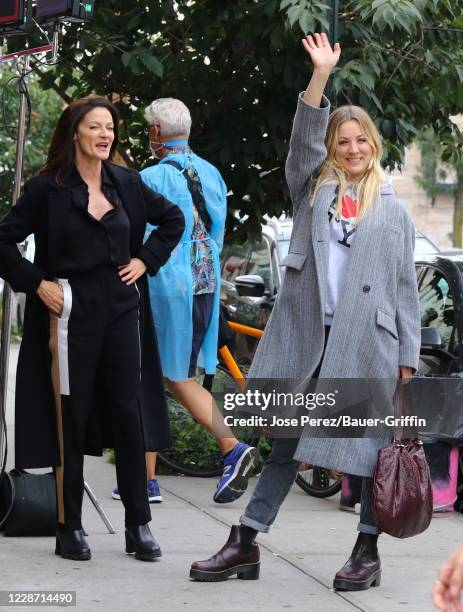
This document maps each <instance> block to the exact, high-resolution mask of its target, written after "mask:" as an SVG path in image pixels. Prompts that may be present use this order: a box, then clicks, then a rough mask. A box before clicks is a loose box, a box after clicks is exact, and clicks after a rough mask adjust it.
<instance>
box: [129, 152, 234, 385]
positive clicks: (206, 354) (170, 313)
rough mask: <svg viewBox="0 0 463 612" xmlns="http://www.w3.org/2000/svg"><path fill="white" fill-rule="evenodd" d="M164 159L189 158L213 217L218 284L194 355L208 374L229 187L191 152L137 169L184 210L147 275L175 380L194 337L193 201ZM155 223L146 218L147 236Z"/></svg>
mask: <svg viewBox="0 0 463 612" xmlns="http://www.w3.org/2000/svg"><path fill="white" fill-rule="evenodd" d="M167 159H169V160H173V161H176V162H177V163H178V164H180V165H181V167H182V168H185V167H186V165H187V164H188V163H192V164H193V166H194V167H195V169H196V171H197V173H198V175H199V178H200V179H201V184H202V188H203V193H204V198H205V200H206V207H207V211H208V212H209V215H210V217H211V220H212V228H211V231H210V237H211V247H212V252H213V256H214V269H215V277H216V290H215V293H214V303H213V309H212V314H211V319H210V323H209V326H208V328H207V331H206V334H205V337H204V340H203V343H202V346H201V351H200V353H199V357H198V365H200V366H201V367H203V368H204V369H205V371H206V373H207V374H214V373H215V369H216V365H217V344H218V331H219V309H220V252H221V250H222V246H223V237H224V230H225V218H226V214H227V188H226V186H225V183H224V181H223V180H222V177H221V176H220V173H219V171H218V170H217V168H215V167H214V166H213V165H212V164H210V163H209V162H207V161H205V160H204V159H202V158H201V157H199V156H198V155H195V154H194V153H175V154H171V155H169V156H168V158H164V160H162V161H161V162H159V163H158V164H157V165H156V166H151V167H150V168H146V169H145V170H142V172H141V177H142V179H143V181H144V182H145V183H146V185H148V187H150V188H151V189H153V190H154V191H157V192H158V193H160V194H162V195H163V196H164V197H166V198H167V199H168V200H170V201H171V202H173V203H174V204H176V205H177V206H179V207H180V208H181V209H182V212H183V214H184V215H185V231H184V232H183V236H182V238H181V240H180V242H179V243H178V245H177V246H176V247H175V249H174V250H173V251H172V253H171V256H170V258H169V260H168V261H167V263H166V264H164V266H162V268H161V269H160V270H159V272H158V273H157V274H156V275H155V276H151V277H148V284H149V293H150V300H151V309H152V311H153V319H154V324H155V327H156V334H157V339H158V345H159V352H160V355H161V364H162V371H163V374H164V376H166V377H167V378H168V379H170V380H174V381H179V380H186V379H187V378H188V367H189V364H190V356H191V346H192V338H193V324H192V306H193V285H192V273H191V249H192V242H191V234H192V230H193V203H192V199H191V195H190V192H189V190H188V186H187V182H186V179H185V177H184V176H183V175H182V173H181V172H180V171H178V170H177V169H176V168H174V167H173V166H170V165H168V164H165V163H163V162H165V161H167ZM153 229H155V228H153V226H152V225H149V224H148V226H147V228H146V236H148V235H149V233H150V232H151V231H152V230H153Z"/></svg>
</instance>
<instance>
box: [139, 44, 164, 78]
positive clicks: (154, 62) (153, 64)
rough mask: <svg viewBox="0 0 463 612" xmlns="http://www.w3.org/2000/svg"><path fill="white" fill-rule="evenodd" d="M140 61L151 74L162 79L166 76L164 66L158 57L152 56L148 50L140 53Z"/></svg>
mask: <svg viewBox="0 0 463 612" xmlns="http://www.w3.org/2000/svg"><path fill="white" fill-rule="evenodd" d="M140 59H141V61H142V63H143V64H144V65H145V66H146V68H148V70H149V71H150V72H152V73H153V74H155V75H156V76H157V77H159V78H160V79H162V77H163V74H164V66H163V65H162V63H161V62H160V61H159V60H158V58H157V57H155V56H154V55H152V54H151V53H150V52H149V51H148V50H146V49H142V50H141V51H140Z"/></svg>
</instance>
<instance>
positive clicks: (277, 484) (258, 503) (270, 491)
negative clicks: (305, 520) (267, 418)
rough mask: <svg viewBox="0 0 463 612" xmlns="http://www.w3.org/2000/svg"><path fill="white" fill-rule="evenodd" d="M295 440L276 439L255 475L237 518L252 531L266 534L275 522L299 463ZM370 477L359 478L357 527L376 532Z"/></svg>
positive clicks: (359, 529) (364, 530) (365, 531)
mask: <svg viewBox="0 0 463 612" xmlns="http://www.w3.org/2000/svg"><path fill="white" fill-rule="evenodd" d="M298 442H299V440H298V439H297V438H276V439H275V440H274V441H273V447H272V451H271V453H270V456H269V458H268V459H267V461H266V462H265V465H264V469H263V470H262V473H261V475H260V476H259V478H258V481H257V485H256V488H255V489H254V492H253V494H252V497H251V500H250V501H249V504H248V505H247V507H246V510H245V511H244V514H243V515H242V516H241V518H240V523H241V524H242V525H247V526H248V527H251V528H252V529H255V530H256V531H260V532H262V533H268V531H270V526H271V525H272V524H273V522H274V521H275V518H276V516H277V514H278V511H279V509H280V506H281V504H282V503H283V502H284V500H285V499H286V496H287V495H288V493H289V490H290V488H291V486H292V484H293V482H294V480H295V478H296V476H297V471H298V469H299V462H298V461H295V460H294V459H293V455H294V453H295V452H296V447H297V445H298ZM372 487H373V479H372V478H363V479H362V498H361V510H360V522H359V524H358V526H357V530H358V531H361V532H363V533H370V534H378V533H379V529H378V527H377V525H376V523H375V519H374V518H373V510H372V499H373V497H372Z"/></svg>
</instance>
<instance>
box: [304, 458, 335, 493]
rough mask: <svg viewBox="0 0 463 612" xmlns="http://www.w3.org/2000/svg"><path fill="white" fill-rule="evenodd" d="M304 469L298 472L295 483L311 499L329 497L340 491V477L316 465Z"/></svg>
mask: <svg viewBox="0 0 463 612" xmlns="http://www.w3.org/2000/svg"><path fill="white" fill-rule="evenodd" d="M306 467H307V469H302V470H301V471H300V472H298V474H297V476H296V483H297V484H298V485H299V486H300V487H301V489H302V490H303V491H305V492H306V493H308V494H309V495H311V496H312V497H331V496H332V495H336V493H338V491H340V490H341V478H342V476H339V475H337V474H335V473H333V471H332V470H326V469H325V468H321V467H317V466H316V465H310V466H306Z"/></svg>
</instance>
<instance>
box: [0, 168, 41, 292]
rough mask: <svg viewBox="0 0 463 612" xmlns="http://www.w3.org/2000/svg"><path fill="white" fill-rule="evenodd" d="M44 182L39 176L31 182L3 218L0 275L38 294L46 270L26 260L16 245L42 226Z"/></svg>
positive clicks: (0, 239) (0, 229)
mask: <svg viewBox="0 0 463 612" xmlns="http://www.w3.org/2000/svg"><path fill="white" fill-rule="evenodd" d="M42 183H43V181H41V180H40V179H39V177H37V178H33V179H31V180H30V181H28V182H27V183H26V185H25V187H24V193H23V195H22V196H21V197H20V198H19V199H18V201H17V203H16V205H15V206H13V207H12V208H11V210H10V211H9V212H8V213H7V214H6V215H5V216H4V217H3V219H2V220H1V221H0V276H1V277H2V278H4V279H5V280H6V281H7V282H8V283H9V284H10V285H11V287H12V288H13V290H14V291H23V292H24V293H35V291H36V290H37V287H38V286H39V285H40V283H41V282H42V280H43V279H44V278H45V272H44V271H43V270H41V269H40V268H39V267H38V266H36V265H35V264H33V263H31V262H30V261H28V260H27V259H25V258H24V257H23V256H22V255H21V253H20V251H19V249H18V247H17V243H19V242H22V241H23V240H25V239H26V238H27V236H29V235H30V234H34V233H35V232H36V230H37V227H38V225H39V219H40V211H41V210H42V207H41V200H42V195H43V193H42V192H43V187H42Z"/></svg>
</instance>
